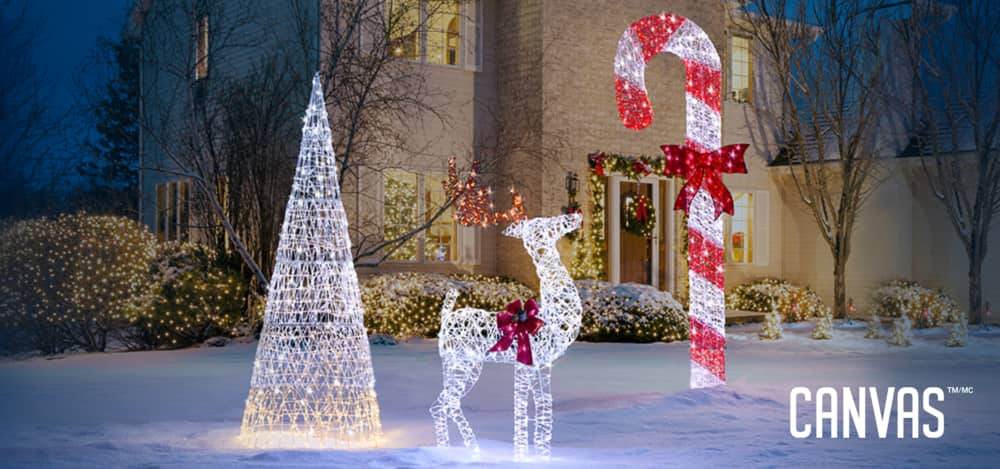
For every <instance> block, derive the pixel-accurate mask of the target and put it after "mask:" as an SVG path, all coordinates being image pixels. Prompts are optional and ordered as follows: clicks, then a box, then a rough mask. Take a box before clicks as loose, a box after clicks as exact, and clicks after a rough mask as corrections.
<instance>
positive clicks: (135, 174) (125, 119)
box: [77, 36, 140, 215]
mask: <svg viewBox="0 0 1000 469" xmlns="http://www.w3.org/2000/svg"><path fill="white" fill-rule="evenodd" d="M94 62H95V63H93V64H92V65H93V66H95V67H97V68H101V69H103V72H101V71H99V73H98V75H99V76H101V78H99V81H98V82H97V83H95V84H93V90H92V91H91V92H88V93H87V95H88V96H87V98H86V100H87V103H86V104H85V106H86V108H87V111H88V112H89V114H90V116H89V117H90V119H92V121H91V122H92V125H93V128H92V132H91V136H90V137H88V138H87V140H86V141H85V142H84V143H83V151H84V155H85V158H84V160H83V161H82V162H81V163H80V164H79V165H78V166H77V170H78V171H79V173H80V175H81V176H83V177H84V178H85V179H86V183H87V187H86V189H85V190H84V193H85V195H86V196H85V197H84V198H83V200H81V202H80V203H82V204H84V205H85V207H86V208H89V209H91V210H96V211H103V212H114V213H120V214H125V215H132V214H135V213H136V211H137V208H138V201H139V125H140V123H139V41H138V38H135V37H130V36H126V37H123V38H121V39H120V40H118V41H114V40H111V39H108V38H100V39H99V40H98V44H97V52H96V58H95V60H94ZM84 70H85V73H87V72H86V70H87V69H84Z"/></svg>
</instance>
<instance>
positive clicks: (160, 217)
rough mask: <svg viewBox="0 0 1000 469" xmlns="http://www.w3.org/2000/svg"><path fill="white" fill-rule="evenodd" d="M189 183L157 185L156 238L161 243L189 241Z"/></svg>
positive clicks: (177, 182)
mask: <svg viewBox="0 0 1000 469" xmlns="http://www.w3.org/2000/svg"><path fill="white" fill-rule="evenodd" d="M189 190H190V184H189V183H188V181H176V182H165V183H160V184H157V185H156V238H157V239H159V240H160V241H187V240H188V238H189V231H190V230H189V228H190V222H189V220H190V216H191V215H190V203H189V200H188V199H189V192H188V191H189Z"/></svg>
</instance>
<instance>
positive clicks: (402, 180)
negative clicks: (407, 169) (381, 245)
mask: <svg viewBox="0 0 1000 469" xmlns="http://www.w3.org/2000/svg"><path fill="white" fill-rule="evenodd" d="M384 191H385V192H384V196H383V201H382V230H383V235H384V236H385V239H387V240H388V239H396V238H399V237H400V236H403V235H405V234H406V233H408V232H409V231H410V230H412V229H413V228H414V227H416V226H417V221H418V220H419V219H418V218H417V213H419V212H418V207H417V202H418V199H417V175H416V174H411V173H404V172H402V171H386V173H385V189H384ZM417 241H418V240H417V239H416V238H411V239H410V240H409V241H407V242H406V243H405V244H403V245H402V246H400V247H399V248H398V249H396V251H395V252H393V253H392V254H390V255H389V259H392V260H397V261H416V260H417V247H418V246H417Z"/></svg>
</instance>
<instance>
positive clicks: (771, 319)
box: [757, 310, 782, 340]
mask: <svg viewBox="0 0 1000 469" xmlns="http://www.w3.org/2000/svg"><path fill="white" fill-rule="evenodd" d="M781 333H782V327H781V313H779V312H778V311H777V310H774V311H771V312H770V313H767V316H764V328H763V329H761V330H760V333H759V334H757V336H758V337H760V338H761V339H763V340H778V339H780V338H781Z"/></svg>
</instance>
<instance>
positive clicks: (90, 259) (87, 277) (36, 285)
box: [0, 213, 156, 354]
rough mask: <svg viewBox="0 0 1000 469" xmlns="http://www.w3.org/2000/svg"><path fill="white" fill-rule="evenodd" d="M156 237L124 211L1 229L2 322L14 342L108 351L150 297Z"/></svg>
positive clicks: (55, 350)
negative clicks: (117, 333) (112, 337)
mask: <svg viewBox="0 0 1000 469" xmlns="http://www.w3.org/2000/svg"><path fill="white" fill-rule="evenodd" d="M155 252H156V240H155V238H154V237H153V235H152V234H150V233H149V231H148V230H146V228H145V227H144V226H143V225H142V224H140V223H138V222H136V221H135V220H131V219H128V218H125V217H116V216H108V215H87V214H84V213H79V214H72V215H62V216H59V217H56V218H36V219H32V220H24V221H19V222H15V223H11V224H8V225H6V226H5V227H3V229H2V231H0V278H2V279H3V281H2V282H0V323H2V324H3V329H4V330H5V331H6V332H5V333H4V335H5V336H8V337H10V338H12V339H13V340H14V341H13V342H12V343H11V344H8V345H9V346H10V345H13V347H15V348H21V349H22V350H24V349H28V348H30V349H36V350H41V351H42V352H43V353H46V354H52V353H59V352H62V351H64V350H66V349H69V348H73V347H79V348H81V349H83V350H86V351H104V350H105V349H106V348H107V346H108V338H109V336H110V334H111V333H112V332H113V331H114V330H116V329H118V328H120V327H122V326H123V325H124V324H125V322H126V321H127V317H128V316H129V315H130V314H132V313H133V311H135V310H136V309H137V308H141V307H143V305H142V304H141V302H142V300H143V299H144V298H147V296H146V295H147V293H148V288H149V281H148V272H149V263H150V261H151V260H152V259H153V256H154V255H155Z"/></svg>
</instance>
